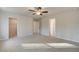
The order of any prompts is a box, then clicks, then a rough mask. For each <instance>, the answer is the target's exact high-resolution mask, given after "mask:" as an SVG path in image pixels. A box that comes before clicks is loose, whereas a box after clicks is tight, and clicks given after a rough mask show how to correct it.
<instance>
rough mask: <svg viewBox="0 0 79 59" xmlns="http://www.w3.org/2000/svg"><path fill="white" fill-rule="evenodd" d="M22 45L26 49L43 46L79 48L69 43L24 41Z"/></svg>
mask: <svg viewBox="0 0 79 59" xmlns="http://www.w3.org/2000/svg"><path fill="white" fill-rule="evenodd" d="M21 46H22V47H23V48H24V49H41V48H78V46H75V45H73V44H69V43H45V44H43V43H23V44H21Z"/></svg>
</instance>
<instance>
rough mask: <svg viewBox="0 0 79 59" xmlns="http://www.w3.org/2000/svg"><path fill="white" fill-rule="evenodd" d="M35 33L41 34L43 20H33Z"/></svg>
mask: <svg viewBox="0 0 79 59" xmlns="http://www.w3.org/2000/svg"><path fill="white" fill-rule="evenodd" d="M32 22H33V23H32V26H33V27H32V29H33V35H41V20H33V21H32Z"/></svg>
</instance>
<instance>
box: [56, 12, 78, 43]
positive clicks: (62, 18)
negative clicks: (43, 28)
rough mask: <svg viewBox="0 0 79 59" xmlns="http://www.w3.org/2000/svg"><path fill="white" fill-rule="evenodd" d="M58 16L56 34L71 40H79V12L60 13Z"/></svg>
mask: <svg viewBox="0 0 79 59" xmlns="http://www.w3.org/2000/svg"><path fill="white" fill-rule="evenodd" d="M55 18H56V36H57V37H59V38H63V39H66V40H70V41H75V42H79V13H78V11H70V12H64V13H60V14H58V15H56V16H55Z"/></svg>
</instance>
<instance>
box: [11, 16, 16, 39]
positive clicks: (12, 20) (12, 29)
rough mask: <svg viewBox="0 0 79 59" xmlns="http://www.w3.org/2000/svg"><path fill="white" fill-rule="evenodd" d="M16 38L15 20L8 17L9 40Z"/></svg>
mask: <svg viewBox="0 0 79 59" xmlns="http://www.w3.org/2000/svg"><path fill="white" fill-rule="evenodd" d="M16 36H17V18H14V17H9V38H13V37H16Z"/></svg>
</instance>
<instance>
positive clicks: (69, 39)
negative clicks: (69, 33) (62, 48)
mask: <svg viewBox="0 0 79 59" xmlns="http://www.w3.org/2000/svg"><path fill="white" fill-rule="evenodd" d="M55 37H56V38H60V39H64V40H68V41H73V42H77V43H79V41H75V40H70V39H69V38H63V37H60V36H55Z"/></svg>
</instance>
